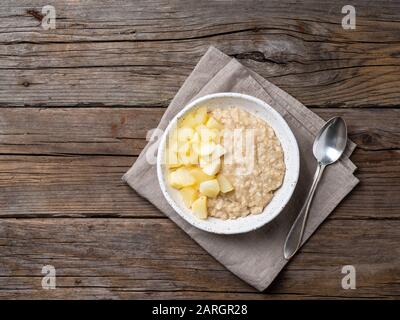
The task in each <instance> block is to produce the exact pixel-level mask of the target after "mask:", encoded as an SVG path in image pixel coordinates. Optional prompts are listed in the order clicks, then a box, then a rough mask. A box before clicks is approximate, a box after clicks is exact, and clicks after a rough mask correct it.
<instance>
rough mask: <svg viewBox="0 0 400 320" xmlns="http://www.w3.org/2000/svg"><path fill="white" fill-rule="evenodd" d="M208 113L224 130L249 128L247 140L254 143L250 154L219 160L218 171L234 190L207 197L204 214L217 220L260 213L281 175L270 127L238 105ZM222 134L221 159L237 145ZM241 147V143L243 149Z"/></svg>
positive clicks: (280, 161)
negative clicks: (241, 159) (222, 154)
mask: <svg viewBox="0 0 400 320" xmlns="http://www.w3.org/2000/svg"><path fill="white" fill-rule="evenodd" d="M211 114H212V116H213V117H214V118H215V119H217V120H218V121H219V122H221V123H222V124H223V126H224V131H225V132H226V131H228V132H232V131H234V130H235V129H236V130H246V129H249V131H250V132H251V131H253V133H254V134H253V135H251V134H250V139H251V140H252V142H253V144H254V151H253V154H254V157H253V159H251V158H252V157H251V156H250V157H248V158H244V161H237V159H233V161H223V162H222V167H221V173H222V174H223V175H224V176H226V177H227V178H228V179H229V181H230V182H231V183H232V185H233V187H234V191H233V192H230V193H225V194H220V195H219V196H218V197H216V198H210V199H209V200H208V203H207V207H208V214H209V215H210V216H213V217H216V218H221V219H235V218H238V217H243V216H247V215H249V214H258V213H261V212H262V211H263V209H264V207H265V206H266V205H267V204H268V203H269V202H270V201H271V199H272V197H273V195H274V191H275V190H276V189H278V188H279V187H280V186H281V185H282V182H283V178H284V174H285V162H284V158H283V156H284V155H283V150H282V147H281V144H280V142H279V140H278V138H277V137H276V135H275V132H274V130H273V129H272V128H271V127H270V126H269V125H268V124H267V123H266V122H265V121H264V120H262V119H260V118H258V117H256V116H254V115H252V114H250V113H248V112H246V111H244V110H242V109H239V108H235V107H232V108H227V109H215V110H212V111H211ZM243 135H244V134H242V136H243ZM224 137H225V139H224V141H223V146H224V147H225V148H226V150H227V153H226V154H225V155H224V158H225V159H227V158H228V157H229V156H232V153H234V152H235V147H238V145H237V144H235V142H236V140H235V139H232V137H229V136H228V137H229V139H226V135H224ZM243 140H244V138H243ZM246 145H247V146H248V144H246ZM245 147H246V146H245V145H244V144H243V149H245ZM249 153H251V152H250V151H246V154H249ZM228 162H229V163H228Z"/></svg>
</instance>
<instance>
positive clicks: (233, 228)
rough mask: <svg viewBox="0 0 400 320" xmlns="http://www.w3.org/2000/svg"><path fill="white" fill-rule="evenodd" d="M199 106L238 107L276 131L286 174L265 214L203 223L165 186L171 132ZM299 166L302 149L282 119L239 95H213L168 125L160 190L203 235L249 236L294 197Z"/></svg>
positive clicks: (161, 151)
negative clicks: (166, 156) (167, 152)
mask: <svg viewBox="0 0 400 320" xmlns="http://www.w3.org/2000/svg"><path fill="white" fill-rule="evenodd" d="M200 106H207V108H208V109H209V110H212V109H214V108H227V107H232V106H236V107H239V108H242V109H244V110H246V111H247V112H250V113H252V114H254V115H256V116H258V117H260V118H262V119H264V120H265V121H266V122H267V123H268V124H269V126H271V127H272V128H273V129H274V131H275V133H276V135H277V137H278V138H279V140H280V142H281V145H282V148H283V151H284V160H285V165H286V172H285V178H284V181H283V184H282V186H281V187H280V188H279V189H278V190H277V191H276V192H275V194H274V197H273V198H272V200H271V202H270V203H269V204H268V205H267V206H266V207H265V208H264V211H263V212H262V213H260V214H257V215H249V216H247V217H241V218H238V219H235V220H232V219H231V220H222V219H217V218H213V217H209V218H208V219H206V220H200V219H198V218H196V217H195V216H194V215H193V213H191V211H190V210H189V209H188V208H186V207H185V205H184V204H183V202H182V200H181V197H180V195H179V191H178V190H176V189H174V188H171V187H170V186H169V185H168V183H167V182H166V168H165V165H164V163H163V162H164V161H163V159H164V153H165V148H166V140H167V139H166V138H167V136H168V133H169V132H170V130H171V128H173V127H175V126H176V124H177V121H178V119H180V118H182V117H183V116H184V115H185V114H186V113H187V112H189V111H192V110H193V109H196V108H198V107H200ZM299 166H300V160H299V149H298V146H297V141H296V138H295V137H294V135H293V133H292V131H291V130H290V128H289V126H288V125H287V123H286V121H285V120H284V119H283V118H282V116H281V115H280V114H279V113H278V112H276V111H275V110H274V109H273V108H272V107H270V106H269V105H268V104H267V103H265V102H263V101H261V100H260V99H257V98H254V97H252V96H248V95H244V94H240V93H216V94H210V95H207V96H204V97H201V98H199V99H196V100H194V101H193V102H191V103H189V104H188V105H187V106H186V107H185V108H183V110H182V111H180V112H179V113H178V114H177V115H176V116H175V117H174V118H173V119H172V121H171V122H170V123H169V125H168V127H167V129H166V130H165V132H164V134H163V136H162V137H161V140H160V144H159V147H158V154H157V176H158V180H159V183H160V187H161V190H162V192H163V194H164V196H165V198H166V199H167V201H168V203H169V204H170V205H171V207H172V208H173V209H174V210H175V211H176V212H177V213H178V214H179V215H180V216H181V217H182V218H183V219H185V220H186V221H187V222H189V223H190V224H191V225H193V226H195V227H197V228H199V229H202V230H204V231H208V232H212V233H218V234H237V233H244V232H249V231H252V230H255V229H257V228H260V227H261V226H263V225H265V224H266V223H268V222H270V221H271V220H272V219H274V218H275V217H276V216H277V215H278V214H279V213H280V212H281V211H282V209H283V208H284V207H285V205H286V204H287V202H288V201H289V199H290V197H291V196H292V194H293V191H294V189H295V187H296V183H297V179H298V177H299Z"/></svg>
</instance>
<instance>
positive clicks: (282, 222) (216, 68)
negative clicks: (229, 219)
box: [123, 47, 358, 291]
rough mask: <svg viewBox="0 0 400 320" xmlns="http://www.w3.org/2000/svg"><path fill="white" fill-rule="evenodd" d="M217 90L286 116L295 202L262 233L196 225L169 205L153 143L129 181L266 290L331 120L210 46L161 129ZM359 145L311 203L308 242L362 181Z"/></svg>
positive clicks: (126, 177) (333, 168) (281, 263)
mask: <svg viewBox="0 0 400 320" xmlns="http://www.w3.org/2000/svg"><path fill="white" fill-rule="evenodd" d="M216 92H239V93H244V94H248V95H252V96H255V97H257V98H259V99H261V100H263V101H265V102H267V103H268V104H269V105H270V106H272V107H273V108H274V109H275V110H277V111H278V112H279V113H280V114H281V115H282V116H283V117H284V118H285V120H286V121H287V123H288V124H289V126H290V128H291V129H292V131H293V133H294V135H295V136H296V139H297V142H298V144H299V150H300V177H299V181H298V185H297V187H296V190H295V192H294V194H293V196H292V198H291V200H290V201H289V203H288V205H287V206H286V207H285V209H284V210H283V211H282V212H281V214H280V215H279V216H278V217H277V218H276V219H274V220H273V221H272V222H271V223H269V224H267V225H266V226H264V227H262V228H260V229H258V230H256V231H253V232H250V233H246V234H240V235H216V234H212V233H208V232H205V231H202V230H199V229H197V228H195V227H192V226H191V225H189V224H188V223H187V222H186V221H184V220H183V219H182V218H181V217H180V216H179V215H178V214H177V213H176V212H175V211H174V210H173V209H172V208H171V207H170V206H169V204H168V203H167V201H166V200H165V198H164V196H163V194H162V193H161V189H160V187H159V184H158V180H157V174H156V166H155V165H150V164H149V163H148V162H147V161H146V157H145V152H146V151H147V149H148V148H149V145H150V144H149V145H147V146H146V147H145V148H144V150H143V151H142V153H141V154H140V156H139V157H138V159H137V160H136V162H135V163H134V165H133V166H132V167H131V168H130V170H129V171H128V172H127V173H126V174H125V175H124V177H123V179H124V180H125V181H126V182H127V183H128V184H129V185H130V186H131V187H132V188H133V189H134V190H136V192H137V193H138V194H139V195H141V196H142V197H144V198H146V199H148V200H149V201H150V202H151V203H153V204H154V205H155V206H156V207H157V208H158V209H160V210H161V211H162V212H164V214H166V215H167V216H168V217H169V218H170V219H171V220H172V221H174V222H175V223H176V224H177V225H178V226H179V227H181V228H182V229H183V230H184V231H185V232H186V233H187V234H188V235H189V236H190V237H192V238H193V239H194V240H195V241H196V242H197V243H198V244H199V245H200V246H202V247H203V248H204V249H205V250H206V251H208V252H209V253H210V254H211V255H212V256H213V257H214V258H215V259H217V260H218V261H219V262H220V263H221V264H223V265H224V266H225V267H226V268H228V269H229V270H230V271H231V272H233V273H234V274H236V275H237V276H238V277H240V278H241V279H243V280H244V281H246V282H247V283H249V284H250V285H252V286H253V287H255V288H257V289H258V290H260V291H262V290H264V289H266V288H267V287H268V286H269V285H270V284H271V282H272V281H273V280H274V278H275V277H276V276H277V275H278V274H279V272H280V271H281V270H282V268H283V267H284V266H285V264H286V263H287V261H286V260H285V259H284V257H283V244H284V241H285V238H286V235H287V233H288V231H289V229H290V226H291V225H292V223H293V221H294V219H295V218H296V216H297V214H298V212H299V210H300V209H301V206H302V204H303V202H304V200H305V198H306V193H307V191H308V189H309V187H310V185H311V182H312V178H313V176H314V172H315V169H316V166H317V163H316V160H315V159H314V157H313V153H312V143H313V140H314V137H315V135H316V133H317V132H318V130H319V129H320V128H321V127H322V126H323V124H324V123H325V122H324V121H323V120H322V119H321V118H320V117H318V116H317V115H316V114H314V113H313V112H311V111H310V110H308V109H307V108H306V107H305V106H304V105H302V104H301V103H300V102H299V101H297V100H296V99H295V98H293V97H292V96H290V95H289V94H287V93H286V92H284V91H282V90H281V89H279V88H278V87H276V86H275V85H273V84H272V83H270V82H269V81H267V80H265V79H264V78H262V77H261V76H260V75H258V74H257V73H255V72H254V71H251V70H249V69H248V68H246V67H244V66H243V65H242V64H240V63H239V62H238V61H237V60H235V59H232V58H230V57H228V56H227V55H225V54H224V53H222V52H221V51H219V50H218V49H216V48H214V47H210V48H209V49H208V51H207V52H206V54H205V55H204V56H203V57H202V58H201V60H200V61H199V63H198V64H197V65H196V67H195V69H194V70H193V72H192V73H191V74H190V76H189V77H188V78H187V79H186V81H185V83H184V84H183V86H182V87H181V88H180V90H179V91H178V93H177V94H176V96H175V97H174V99H173V100H172V102H171V104H170V105H169V107H168V108H167V110H166V111H165V114H164V116H163V117H162V119H161V121H160V124H159V126H158V128H159V129H162V130H164V129H165V128H166V126H167V125H168V122H169V121H170V120H171V119H172V118H173V117H174V116H175V115H176V114H177V113H178V112H179V111H180V110H181V109H182V108H183V107H184V106H185V105H186V104H187V103H189V102H190V101H191V100H193V99H195V98H198V97H200V96H204V95H206V94H210V93H216ZM354 148H355V144H354V143H353V142H351V141H349V143H348V146H347V149H346V151H345V154H344V156H343V157H342V158H341V160H340V161H339V162H337V163H335V164H334V165H331V166H329V167H328V168H327V169H326V171H325V173H324V176H323V178H322V180H321V182H320V185H319V187H318V189H317V191H316V194H315V198H314V201H313V204H312V207H311V211H310V216H309V219H308V223H307V228H306V230H305V234H304V241H303V244H304V242H305V241H307V239H308V238H309V237H310V236H311V234H312V233H313V232H314V231H315V230H316V229H317V227H318V226H319V225H320V224H321V223H322V222H323V221H324V220H325V219H326V218H327V217H328V215H329V214H330V213H331V212H332V211H333V209H334V208H335V207H336V206H337V205H338V204H339V203H340V201H341V200H342V199H343V198H344V197H345V196H346V195H347V194H348V193H349V192H350V191H351V190H352V189H353V188H354V186H355V185H356V184H357V183H358V179H357V178H356V177H354V175H353V172H354V170H355V169H356V167H355V165H354V164H353V163H352V162H351V161H350V160H349V156H350V155H351V153H352V151H353V150H354Z"/></svg>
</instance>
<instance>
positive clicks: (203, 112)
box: [194, 107, 208, 124]
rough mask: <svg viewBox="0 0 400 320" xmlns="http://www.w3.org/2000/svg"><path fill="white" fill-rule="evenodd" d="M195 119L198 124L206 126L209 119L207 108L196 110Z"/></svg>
mask: <svg viewBox="0 0 400 320" xmlns="http://www.w3.org/2000/svg"><path fill="white" fill-rule="evenodd" d="M194 119H195V121H196V122H197V123H198V124H205V123H206V122H207V119H208V115H207V107H200V108H198V109H197V110H196V112H195V115H194Z"/></svg>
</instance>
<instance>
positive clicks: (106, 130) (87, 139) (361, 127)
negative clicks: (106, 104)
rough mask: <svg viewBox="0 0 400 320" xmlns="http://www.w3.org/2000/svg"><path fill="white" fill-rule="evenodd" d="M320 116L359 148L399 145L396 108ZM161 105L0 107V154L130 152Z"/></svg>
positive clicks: (134, 150) (327, 112)
mask: <svg viewBox="0 0 400 320" xmlns="http://www.w3.org/2000/svg"><path fill="white" fill-rule="evenodd" d="M312 110H313V111H314V112H316V113H317V114H318V115H320V116H321V117H322V118H324V119H326V120H327V119H329V118H331V117H333V116H339V115H340V116H342V117H344V119H345V120H346V122H347V124H348V127H349V135H350V138H351V139H352V140H353V141H355V142H356V143H357V145H358V147H359V148H361V149H364V150H385V149H400V120H399V119H400V109H379V108H377V109H345V108H343V109H338V108H336V109H332V108H327V109H325V108H313V109H312ZM164 111H165V109H163V108H133V109H130V108H113V109H109V108H65V109H58V108H57V109H53V108H47V109H38V108H3V109H0V154H26V155H30V154H35V155H36V154H46V155H49V154H74V155H77V154H82V155H88V154H97V155H132V156H136V155H138V154H139V153H140V151H141V150H142V149H143V147H144V146H145V145H146V141H145V138H146V135H147V132H148V131H149V130H151V129H153V128H155V127H156V126H157V124H158V122H159V120H160V119H161V117H162V115H163V113H164Z"/></svg>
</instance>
